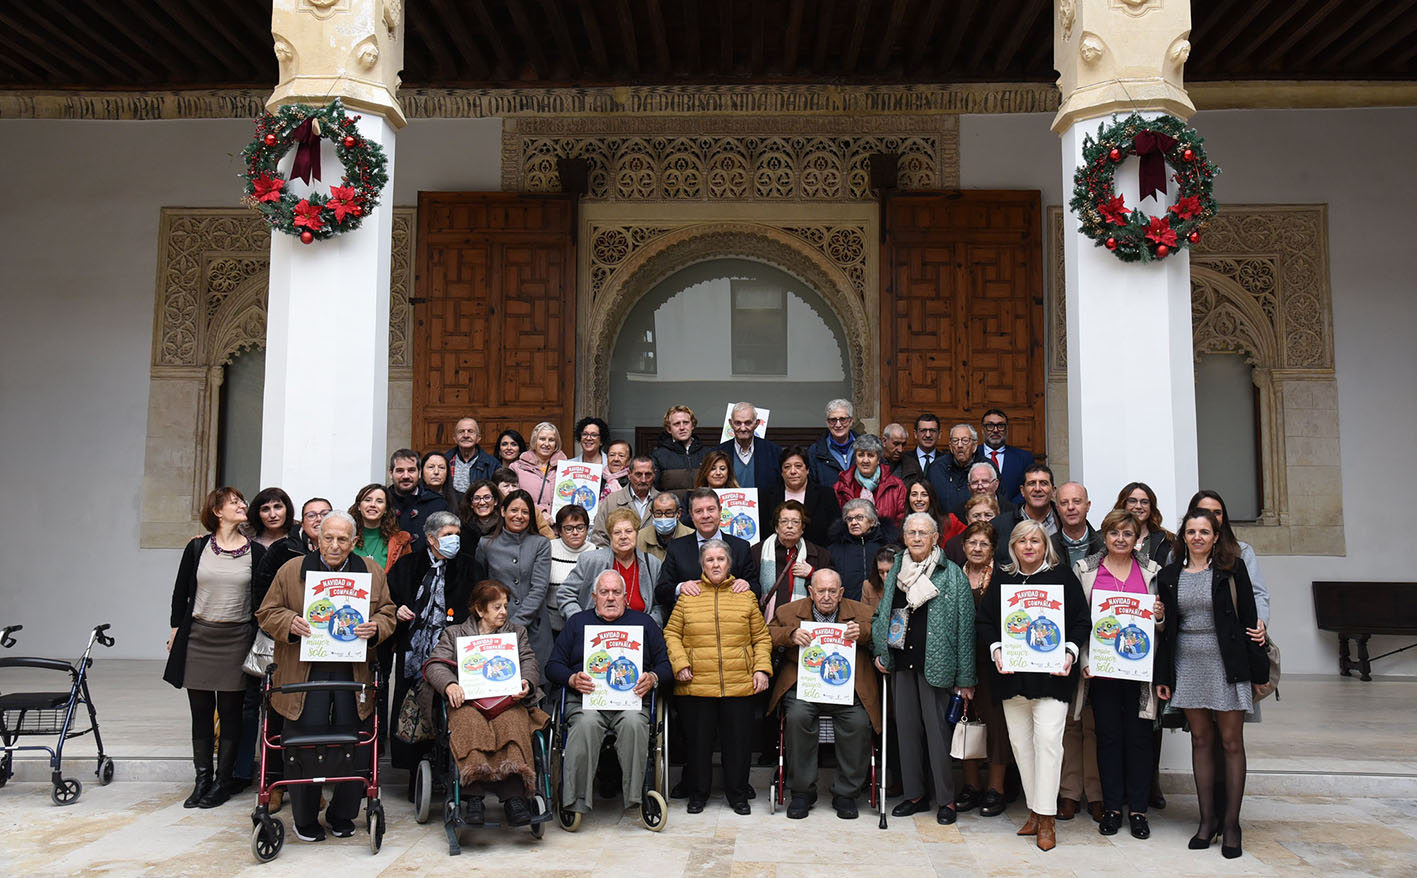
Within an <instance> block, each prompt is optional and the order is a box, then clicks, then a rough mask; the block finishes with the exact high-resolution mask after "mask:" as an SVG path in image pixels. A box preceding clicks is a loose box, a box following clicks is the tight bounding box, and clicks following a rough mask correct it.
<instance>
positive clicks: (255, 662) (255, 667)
mask: <svg viewBox="0 0 1417 878" xmlns="http://www.w3.org/2000/svg"><path fill="white" fill-rule="evenodd" d="M275 657H276V642H275V640H274V638H272V637H271V636H270V635H269V634H267V633H266V632H264V631H262V630H260V629H259V628H258V629H256V639H255V640H253V641H251V649H250V650H248V651H247V653H246V658H245V659H244V660H243V661H242V662H241V670H242V671H243V672H245V673H247V674H250V675H251V676H253V677H264V676H265V675H266V668H267V667H269V666H270V663H271V662H272V661H274V660H275Z"/></svg>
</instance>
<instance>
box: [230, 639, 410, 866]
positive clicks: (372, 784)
mask: <svg viewBox="0 0 1417 878" xmlns="http://www.w3.org/2000/svg"><path fill="white" fill-rule="evenodd" d="M275 670H276V666H275V663H274V662H272V663H271V664H270V665H268V666H267V667H266V675H265V678H264V679H263V680H262V685H261V720H260V722H261V725H260V730H261V733H260V736H259V738H258V742H259V743H260V745H261V767H260V773H259V775H258V784H257V786H258V791H257V793H256V807H255V809H254V810H252V812H251V827H252V829H251V853H252V855H254V856H255V858H256V859H257V860H258V861H260V862H262V863H267V862H270V861H271V860H274V859H275V858H276V857H278V856H280V852H281V848H282V847H284V846H285V823H284V821H282V820H281V819H280V818H279V817H274V816H272V815H271V813H270V804H271V791H272V790H274V789H276V788H278V787H281V788H284V787H293V786H300V785H304V784H315V785H317V786H318V785H322V784H327V783H342V782H347V781H353V782H358V783H362V784H364V793H365V797H366V799H367V800H368V802H367V804H366V806H365V812H364V827H365V829H367V830H368V831H369V852H370V853H373V854H377V853H378V852H379V849H380V848H381V847H383V845H384V827H385V820H384V806H383V804H382V803H381V802H380V801H379V711H377V710H375V711H374V712H373V713H372V714H371V715H370V721H371V723H372V726H371V730H370V731H368V732H365V731H361V730H358V729H356V730H355V731H353V732H331V733H328V734H323V735H286V734H285V733H284V732H282V733H281V734H279V735H272V734H271V731H270V711H271V696H272V695H277V694H281V693H285V694H295V693H299V692H307V693H308V692H355V693H361V694H363V693H368V694H370V695H371V697H372V698H373V700H374V703H375V704H378V699H379V689H380V688H381V686H382V682H383V681H382V679H381V672H380V671H379V670H378V668H377V666H376V669H375V672H374V682H373V683H372V684H371V683H357V682H354V681H352V680H311V681H309V682H306V683H287V684H286V685H284V686H276V685H274V684H273V683H272V679H273V678H274V675H275ZM326 747H343V748H346V751H345V752H346V758H349V754H350V751H351V750H352V748H355V747H368V748H369V769H368V771H367V772H358V773H351V774H349V775H347V776H326V777H313V778H291V777H285V778H283V779H281V780H276V781H270V780H268V779H267V776H268V775H267V770H266V769H267V765H268V763H269V760H270V758H271V756H272V754H275V758H276V759H280V758H281V755H280V754H283V753H284V752H285V751H286V750H291V749H311V748H318V749H319V750H321V751H323V750H324V749H325V748H326ZM292 807H293V806H292ZM292 819H293V817H292Z"/></svg>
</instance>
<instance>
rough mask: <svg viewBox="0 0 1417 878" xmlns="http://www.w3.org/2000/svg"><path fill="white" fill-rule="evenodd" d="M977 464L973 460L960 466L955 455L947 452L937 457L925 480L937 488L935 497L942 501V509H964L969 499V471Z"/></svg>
mask: <svg viewBox="0 0 1417 878" xmlns="http://www.w3.org/2000/svg"><path fill="white" fill-rule="evenodd" d="M976 463H978V461H976V460H971V461H970V462H969V463H966V464H965V465H964V466H960V465H959V464H958V463H957V462H956V461H955V459H954V455H952V454H950V453H949V452H945V453H944V454H941V455H939V456H937V457H936V458H935V462H934V463H932V464H930V470H929V471H928V472H926V473H925V478H927V479H929V480H930V484H931V485H932V486H933V487H934V488H935V497H936V498H937V499H938V500H939V501H940V508H941V509H955V508H958V507H962V506H963V505H964V501H966V500H968V499H969V469H970V467H972V466H974V465H975V464H976ZM960 520H961V521H963V520H964V519H960Z"/></svg>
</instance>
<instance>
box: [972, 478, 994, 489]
mask: <svg viewBox="0 0 1417 878" xmlns="http://www.w3.org/2000/svg"><path fill="white" fill-rule="evenodd" d="M997 481H998V479H970V480H969V487H971V488H987V487H989V486H990V485H992V484H994V483H995V482H997Z"/></svg>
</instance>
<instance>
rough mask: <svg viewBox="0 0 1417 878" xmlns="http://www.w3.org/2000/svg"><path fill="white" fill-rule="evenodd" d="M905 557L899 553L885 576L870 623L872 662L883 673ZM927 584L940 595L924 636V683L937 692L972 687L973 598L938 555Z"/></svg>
mask: <svg viewBox="0 0 1417 878" xmlns="http://www.w3.org/2000/svg"><path fill="white" fill-rule="evenodd" d="M905 557H906V555H905V553H904V552H902V553H901V554H900V555H899V556H898V557H897V558H896V559H895V565H894V566H892V567H891V572H890V573H888V574H886V581H885V589H884V591H883V592H882V594H881V602H880V604H878V605H877V606H876V616H875V618H874V619H872V620H871V642H872V643H873V644H874V648H875V651H876V658H878V659H880V660H881V664H883V665H885V667H886V670H891V653H890V647H888V646H886V638H887V636H888V634H889V632H890V625H891V604H892V603H893V602H894V600H895V590H896V588H895V584H896V577H897V576H898V575H899V574H900V565H901V563H902V562H903V561H904V560H905ZM930 581H931V582H933V583H935V588H937V589H939V592H940V594H939V595H938V596H937V597H935V598H934V600H933V603H932V606H931V607H930V627H929V629H927V630H926V632H925V682H926V683H929V684H930V685H931V686H934V687H935V688H937V689H953V688H954V687H956V686H973V685H974V684H975V683H976V682H977V680H976V677H975V670H974V595H973V593H971V592H970V590H969V580H968V579H966V578H965V575H964V571H963V570H960V569H959V566H958V565H957V564H955V563H954V562H953V561H950V560H949V559H948V558H945V557H944V556H943V555H941V556H940V564H939V566H938V567H936V568H935V573H934V575H933V576H931V577H930Z"/></svg>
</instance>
